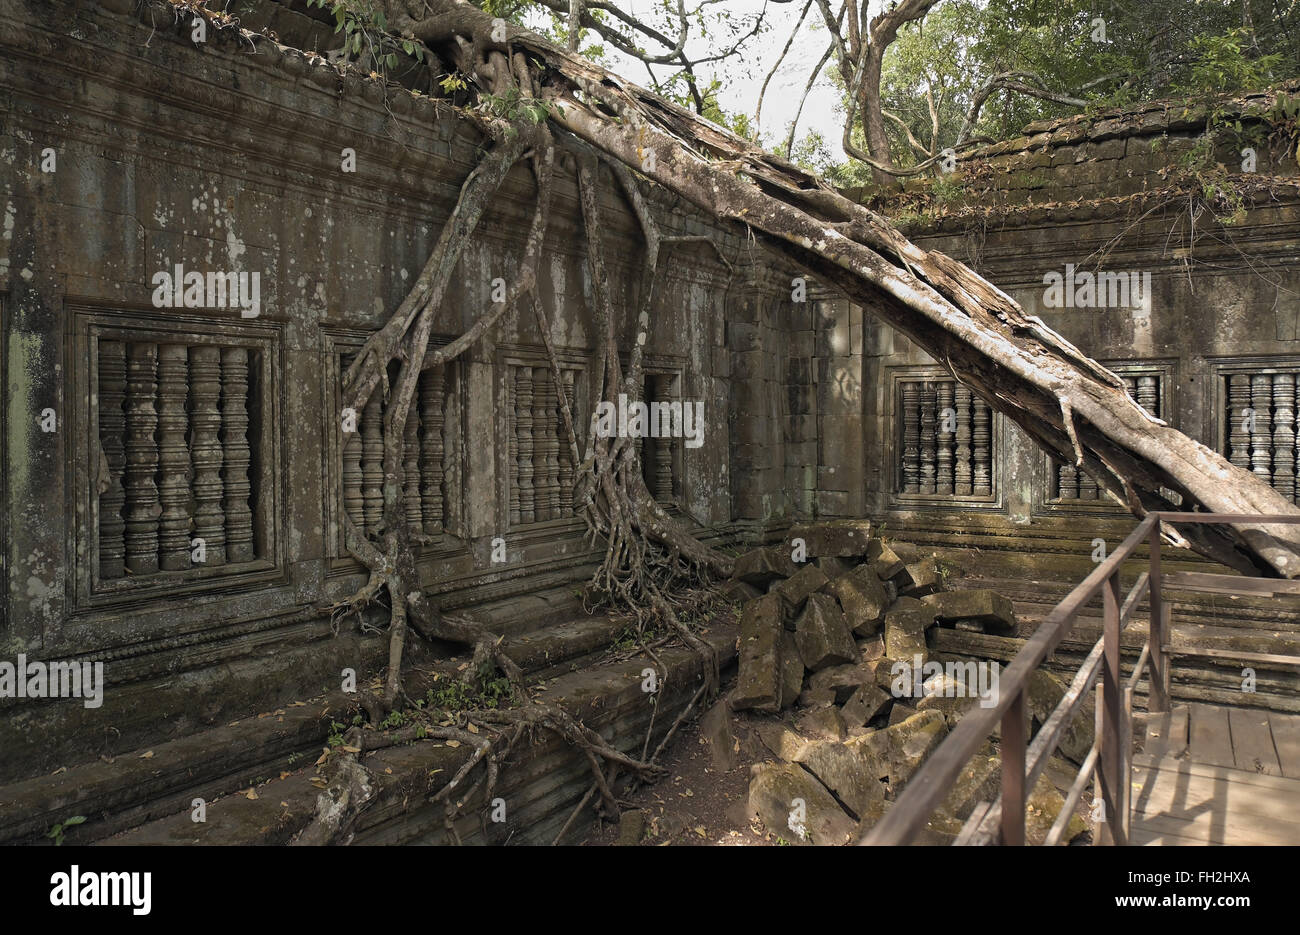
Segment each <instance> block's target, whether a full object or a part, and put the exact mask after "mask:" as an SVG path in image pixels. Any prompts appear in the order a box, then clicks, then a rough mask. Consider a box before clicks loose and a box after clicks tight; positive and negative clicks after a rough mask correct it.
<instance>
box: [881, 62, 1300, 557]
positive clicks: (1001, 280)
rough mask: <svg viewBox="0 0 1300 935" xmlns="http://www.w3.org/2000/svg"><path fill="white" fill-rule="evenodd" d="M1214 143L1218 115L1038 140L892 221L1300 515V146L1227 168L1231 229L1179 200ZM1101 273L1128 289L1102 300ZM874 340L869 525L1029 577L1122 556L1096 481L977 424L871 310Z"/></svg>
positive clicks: (1154, 113) (1152, 116) (1040, 133)
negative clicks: (1176, 191) (1102, 550)
mask: <svg viewBox="0 0 1300 935" xmlns="http://www.w3.org/2000/svg"><path fill="white" fill-rule="evenodd" d="M1290 93H1291V94H1293V95H1296V94H1300V87H1292V88H1291V91H1290ZM1272 100H1274V98H1273V97H1271V96H1255V97H1252V98H1248V99H1246V101H1245V102H1244V104H1245V107H1246V108H1250V107H1256V108H1259V109H1264V108H1266V107H1267V106H1269V105H1270V104H1271V102H1272ZM1204 127H1205V111H1204V109H1201V110H1197V109H1195V108H1191V107H1189V106H1186V105H1184V104H1173V103H1171V104H1168V105H1165V104H1157V105H1150V106H1147V107H1145V108H1142V109H1141V110H1138V111H1134V112H1130V113H1125V114H1118V113H1116V114H1103V115H1100V116H1099V117H1097V118H1095V119H1093V120H1085V119H1083V118H1070V119H1068V120H1061V121H1056V122H1051V123H1042V124H1035V125H1031V126H1030V127H1029V128H1027V131H1026V136H1025V137H1023V138H1021V139H1019V140H1013V141H1009V142H1007V143H1000V144H997V145H996V146H992V147H988V148H986V149H983V150H980V151H977V152H975V153H974V154H972V155H971V156H970V157H969V158H967V159H965V160H963V161H962V162H961V163H960V164H959V165H958V169H957V172H956V174H955V175H954V176H953V177H952V178H951V179H949V180H948V184H949V186H950V188H951V190H953V191H956V192H957V195H956V196H953V197H951V198H950V199H949V200H947V201H946V202H944V201H942V200H941V201H940V203H939V204H938V205H937V206H935V205H931V206H930V207H928V208H926V209H924V210H922V211H919V212H918V211H917V210H916V207H915V204H914V203H912V202H911V200H910V195H911V192H910V191H905V192H904V194H903V196H902V197H901V198H900V200H899V202H898V203H897V204H895V205H893V206H892V207H891V208H889V209H888V210H889V211H890V213H891V214H892V215H893V216H894V217H895V218H896V219H897V220H898V221H899V222H900V223H901V224H903V227H904V230H905V232H906V233H908V234H909V236H911V237H912V238H913V239H914V240H915V241H916V242H917V243H919V244H921V245H922V246H924V247H926V248H928V249H936V250H939V251H942V252H944V253H948V254H949V255H951V256H953V257H955V258H957V259H958V260H961V261H962V262H965V263H967V264H969V265H971V266H973V267H974V268H975V269H976V270H978V271H979V272H980V273H981V275H983V276H985V277H986V278H988V279H989V280H990V281H992V282H993V283H995V284H996V285H998V286H999V287H1000V288H1001V289H1003V290H1004V291H1006V292H1007V293H1008V294H1010V295H1011V296H1012V297H1013V298H1014V299H1015V300H1016V301H1017V302H1019V303H1020V304H1021V306H1022V307H1023V308H1024V309H1025V310H1026V311H1027V312H1028V313H1030V314H1033V315H1037V316H1039V317H1040V318H1041V319H1042V320H1043V321H1044V322H1046V323H1047V324H1048V325H1049V326H1050V327H1052V328H1053V329H1055V330H1056V331H1058V332H1059V333H1060V334H1062V335H1064V336H1065V337H1066V338H1067V339H1068V340H1069V341H1071V342H1072V343H1074V344H1075V346H1077V347H1078V348H1080V349H1081V350H1082V351H1083V352H1084V353H1086V354H1088V355H1089V356H1091V357H1093V358H1096V359H1098V360H1100V361H1102V362H1104V363H1106V364H1107V365H1108V366H1110V367H1111V368H1112V369H1113V370H1114V371H1115V372H1116V373H1118V374H1119V375H1120V376H1122V377H1123V378H1124V379H1125V381H1126V382H1127V383H1128V385H1129V388H1130V393H1131V394H1132V395H1133V396H1134V398H1135V399H1136V400H1137V401H1138V402H1139V403H1142V404H1143V405H1144V406H1146V408H1147V409H1148V410H1149V411H1151V412H1152V413H1153V414H1154V415H1156V416H1158V417H1160V418H1162V419H1164V420H1166V421H1167V422H1169V423H1170V424H1172V425H1173V426H1174V427H1176V428H1178V429H1180V430H1181V431H1183V432H1185V433H1187V434H1188V435H1190V436H1192V437H1193V438H1196V439H1198V440H1199V441H1201V442H1203V443H1204V444H1206V445H1208V446H1209V447H1211V448H1213V449H1215V450H1217V451H1220V452H1222V453H1224V454H1225V455H1227V456H1228V457H1229V458H1230V459H1231V460H1232V461H1233V462H1234V463H1236V464H1239V465H1241V466H1243V467H1246V468H1248V469H1250V470H1253V471H1254V472H1255V473H1256V474H1257V475H1259V476H1260V477H1262V478H1264V479H1266V480H1268V481H1269V482H1270V483H1272V484H1273V485H1274V486H1275V487H1277V488H1278V489H1279V490H1281V491H1282V492H1283V493H1284V494H1285V495H1286V496H1288V497H1291V498H1293V499H1297V501H1298V502H1300V498H1297V485H1296V480H1295V475H1296V465H1297V463H1300V449H1297V447H1296V439H1297V434H1298V429H1300V425H1297V413H1300V399H1297V396H1296V386H1297V385H1298V382H1297V381H1298V380H1300V179H1298V176H1300V172H1297V167H1296V161H1295V151H1294V141H1291V142H1290V144H1287V143H1285V142H1284V141H1281V140H1277V139H1274V140H1273V141H1272V145H1271V146H1260V147H1259V148H1258V150H1257V151H1256V152H1255V153H1254V156H1255V160H1254V163H1253V165H1252V168H1253V169H1254V171H1253V172H1239V171H1238V168H1239V165H1240V164H1241V163H1243V155H1242V153H1240V152H1237V151H1236V150H1235V149H1232V148H1230V147H1221V151H1219V152H1216V154H1215V157H1216V159H1218V160H1219V161H1220V162H1221V163H1223V164H1224V165H1225V166H1226V167H1228V168H1229V169H1230V171H1229V172H1228V177H1229V178H1230V184H1231V185H1232V187H1234V188H1236V189H1237V190H1238V191H1240V192H1242V193H1243V194H1244V195H1245V200H1244V205H1243V211H1242V213H1241V214H1240V216H1239V217H1237V218H1236V219H1235V220H1234V223H1232V224H1230V225H1228V226H1226V227H1225V226H1219V225H1217V224H1215V223H1214V221H1213V220H1212V218H1211V217H1210V216H1209V215H1208V213H1205V212H1201V213H1199V214H1198V215H1196V216H1193V215H1192V214H1191V213H1190V212H1189V202H1188V199H1187V198H1186V196H1185V195H1183V196H1181V197H1178V198H1174V199H1171V198H1170V196H1169V192H1170V190H1171V189H1173V188H1174V180H1173V178H1171V177H1170V175H1171V171H1170V170H1171V169H1172V168H1176V167H1177V166H1178V165H1179V163H1180V160H1182V159H1183V158H1184V156H1185V155H1186V154H1187V153H1189V152H1190V151H1192V150H1194V149H1195V148H1196V147H1197V146H1198V145H1199V144H1198V141H1199V140H1200V139H1201V137H1202V136H1203V133H1204ZM912 187H913V186H910V185H909V186H908V188H909V189H911V188H912ZM1221 210H1223V213H1224V214H1228V213H1230V209H1226V208H1223V209H1221ZM1085 273H1087V274H1088V275H1089V276H1092V277H1099V276H1101V275H1103V274H1122V275H1121V276H1111V275H1107V278H1106V280H1105V282H1104V285H1103V286H1102V287H1101V288H1099V289H1098V288H1095V287H1094V288H1093V290H1092V292H1093V295H1091V296H1089V295H1088V290H1087V288H1086V282H1087V281H1086V279H1085V278H1084V275H1083V274H1085ZM1053 274H1054V275H1053ZM1071 274H1073V284H1074V289H1073V291H1072V292H1071V293H1070V297H1069V298H1067V295H1066V293H1067V292H1070V290H1069V285H1070V282H1071V280H1070V279H1069V278H1068V277H1069V276H1070V275H1071ZM1058 282H1059V285H1060V294H1059V295H1058V294H1057V293H1056V292H1054V291H1053V290H1052V286H1054V285H1056V284H1057V283H1058ZM1148 282H1149V285H1147V284H1148ZM1094 286H1095V284H1094ZM1080 300H1081V301H1080ZM866 323H867V324H866V329H865V337H864V350H863V353H864V360H865V363H864V386H865V393H864V400H863V404H864V420H865V424H866V431H865V436H866V440H867V445H868V448H869V449H876V450H879V451H881V452H882V456H881V457H880V458H878V459H872V460H870V461H869V462H868V463H867V470H868V475H867V478H866V484H865V486H866V493H865V497H866V504H867V512H868V513H869V514H870V515H873V516H876V517H878V518H881V519H883V520H885V521H886V522H887V523H888V525H889V527H890V528H891V529H893V530H896V532H897V535H899V536H900V537H902V538H904V539H908V540H911V541H914V542H918V543H932V544H935V545H939V546H968V547H978V548H980V549H985V550H995V551H996V550H1005V551H1010V552H1015V553H1020V554H1021V555H1022V557H1023V561H1022V567H1023V568H1025V569H1029V568H1033V567H1037V568H1040V569H1041V568H1044V567H1046V564H1045V563H1044V562H1043V561H1040V560H1042V559H1044V557H1050V556H1052V555H1057V556H1062V555H1084V556H1087V555H1089V554H1090V553H1091V552H1092V549H1093V546H1092V544H1091V543H1092V541H1093V540H1094V538H1097V537H1100V538H1102V539H1104V540H1106V541H1107V542H1108V543H1110V545H1111V546H1113V545H1114V544H1116V543H1117V542H1118V541H1119V539H1120V538H1122V537H1123V535H1126V534H1127V532H1128V531H1129V530H1130V529H1131V528H1132V525H1133V520H1132V518H1131V516H1129V514H1127V512H1125V511H1123V510H1121V509H1120V508H1119V507H1118V506H1117V505H1116V504H1115V503H1114V502H1113V501H1111V500H1110V499H1109V498H1108V497H1106V495H1105V494H1104V493H1101V494H1099V493H1098V491H1097V488H1096V485H1095V484H1094V483H1093V482H1092V481H1091V480H1090V479H1089V478H1087V477H1086V475H1083V474H1082V472H1076V471H1075V470H1074V469H1073V468H1072V467H1071V466H1069V465H1063V464H1060V463H1058V462H1055V461H1052V460H1051V459H1050V458H1049V457H1048V455H1046V454H1045V453H1044V452H1043V451H1042V450H1041V449H1040V448H1038V447H1037V446H1036V445H1035V444H1034V443H1033V442H1031V441H1030V440H1029V439H1028V438H1027V436H1025V435H1024V433H1022V432H1021V431H1020V430H1019V429H1017V428H1016V427H1015V426H1013V425H1011V424H1010V423H1009V422H1007V421H1005V420H1004V419H1002V418H1001V417H1000V416H997V415H996V414H994V415H993V416H992V417H991V418H987V417H983V418H982V417H981V416H980V413H979V411H978V410H979V407H978V406H977V405H974V404H971V405H970V406H967V405H966V403H965V402H964V401H963V392H962V389H961V387H960V386H959V385H954V384H953V383H952V382H951V377H948V376H947V374H946V373H945V371H944V368H943V366H942V364H941V363H940V362H938V361H935V360H933V359H931V358H930V357H929V356H928V355H926V354H925V353H924V352H923V351H921V350H920V349H918V348H916V347H915V346H913V345H912V344H911V342H909V341H908V340H907V339H906V338H905V337H903V336H902V335H900V334H898V333H896V332H894V331H893V330H891V329H889V328H888V327H886V326H884V325H881V324H879V323H878V322H875V321H874V320H873V316H872V315H871V314H870V310H869V309H868V310H867V313H866ZM945 410H948V411H949V415H950V418H949V420H948V423H947V424H945V421H944V419H943V415H942V414H943V412H944V411H945ZM1252 414H1253V415H1252ZM873 440H874V443H873ZM981 474H983V475H984V477H983V478H981ZM981 480H983V483H981ZM1049 561H1050V558H1049Z"/></svg>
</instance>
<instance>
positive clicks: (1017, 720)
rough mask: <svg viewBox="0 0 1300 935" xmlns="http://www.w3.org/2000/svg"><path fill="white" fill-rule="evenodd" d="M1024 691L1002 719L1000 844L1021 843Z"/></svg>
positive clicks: (1023, 800)
mask: <svg viewBox="0 0 1300 935" xmlns="http://www.w3.org/2000/svg"><path fill="white" fill-rule="evenodd" d="M1028 744H1029V738H1028V737H1027V736H1026V735H1025V690H1024V688H1021V689H1020V690H1019V691H1017V692H1016V696H1015V697H1014V698H1013V699H1012V700H1011V704H1010V706H1009V707H1008V708H1007V710H1006V712H1005V713H1004V714H1003V715H1002V843H1003V844H1005V845H1008V846H1011V847H1020V846H1022V845H1023V844H1024V843H1025V750H1026V748H1027V746H1028Z"/></svg>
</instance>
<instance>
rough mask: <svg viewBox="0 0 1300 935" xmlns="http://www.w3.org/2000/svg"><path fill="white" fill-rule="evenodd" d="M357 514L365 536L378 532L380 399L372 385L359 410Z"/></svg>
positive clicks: (381, 435) (380, 510)
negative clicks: (359, 503)
mask: <svg viewBox="0 0 1300 935" xmlns="http://www.w3.org/2000/svg"><path fill="white" fill-rule="evenodd" d="M360 428H361V516H362V518H363V519H364V520H365V530H366V535H367V536H374V535H378V533H379V528H380V526H382V525H383V519H384V403H383V399H382V398H381V396H380V390H379V388H378V387H376V388H375V390H374V392H372V393H371V394H370V399H369V400H368V401H367V402H366V408H365V409H364V410H363V411H362V413H361V426H360Z"/></svg>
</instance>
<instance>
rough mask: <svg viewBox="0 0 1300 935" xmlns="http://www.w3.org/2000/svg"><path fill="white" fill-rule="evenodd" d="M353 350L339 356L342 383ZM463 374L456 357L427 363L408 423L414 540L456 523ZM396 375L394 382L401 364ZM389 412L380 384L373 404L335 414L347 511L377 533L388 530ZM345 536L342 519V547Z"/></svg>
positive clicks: (406, 468) (407, 488) (406, 482)
mask: <svg viewBox="0 0 1300 935" xmlns="http://www.w3.org/2000/svg"><path fill="white" fill-rule="evenodd" d="M353 356H354V355H353V353H352V352H351V351H350V350H348V351H344V352H343V353H342V354H341V355H340V356H339V358H338V372H339V375H340V381H339V384H338V385H339V386H341V377H342V375H343V374H345V373H346V372H347V368H348V366H349V365H350V364H351V362H352V359H353ZM458 375H459V370H458V368H457V366H456V364H455V363H454V362H452V363H449V364H446V365H443V366H439V367H431V368H429V369H427V370H425V371H423V372H422V373H421V374H420V376H419V380H418V382H417V384H416V390H415V395H414V397H413V398H412V400H411V406H410V409H409V410H407V418H406V423H405V426H404V428H403V433H402V437H403V445H402V479H401V483H402V516H403V519H404V520H405V522H406V525H407V528H408V529H409V530H410V532H411V533H412V535H413V536H414V538H415V541H416V542H423V543H424V544H432V543H431V542H430V540H433V539H436V538H437V537H440V536H441V535H442V534H443V532H444V530H446V529H448V528H449V527H455V526H456V522H455V516H456V515H457V512H456V511H457V508H458V506H459V503H458V499H459V498H458V496H457V491H458V490H459V483H458V481H457V477H458V473H457V471H456V470H455V461H456V457H455V455H456V452H457V448H458V442H457V439H458V437H459V433H458V428H459V424H458V419H457V417H456V413H457V412H458V408H457V400H458V393H459V379H458ZM389 377H390V383H393V384H394V385H395V381H396V380H397V377H398V367H397V365H396V364H394V365H393V367H392V368H391V372H390V374H389ZM336 398H337V397H336ZM386 417H387V404H386V402H385V400H384V398H383V390H382V387H381V388H377V389H376V390H375V391H374V392H373V393H371V395H370V399H369V400H368V401H367V403H366V405H365V406H363V407H361V408H360V409H359V410H358V411H356V412H352V413H344V412H343V411H342V410H341V409H340V410H339V417H338V418H337V419H332V422H333V424H334V425H335V426H336V427H337V429H336V431H337V433H338V435H337V439H338V440H337V444H338V448H337V449H336V450H337V451H338V474H337V475H336V476H337V477H338V486H337V487H336V488H334V489H335V490H337V491H339V494H338V495H339V496H340V498H341V504H340V505H341V509H342V513H345V514H346V515H347V516H349V517H350V518H351V519H352V522H353V523H354V524H355V525H356V527H357V529H358V530H360V531H361V532H362V533H363V534H364V535H365V536H366V537H367V538H369V539H372V540H373V539H376V538H378V537H379V536H380V535H381V534H382V532H383V525H384V524H383V516H384V421H385V419H386ZM336 508H337V506H336ZM342 513H341V514H340V518H341V515H342ZM344 541H345V540H344V525H343V523H342V522H340V523H339V524H338V543H337V548H338V550H339V552H338V554H339V555H345V554H346V548H345V546H344Z"/></svg>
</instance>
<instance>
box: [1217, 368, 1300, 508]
mask: <svg viewBox="0 0 1300 935" xmlns="http://www.w3.org/2000/svg"><path fill="white" fill-rule="evenodd" d="M1295 364H1296V362H1295V360H1294V358H1292V359H1290V360H1275V361H1266V362H1265V361H1261V362H1242V363H1232V364H1226V365H1223V366H1221V367H1220V368H1218V383H1219V387H1218V390H1219V392H1218V398H1219V404H1218V413H1219V451H1220V452H1221V453H1222V454H1224V455H1226V456H1227V458H1228V460H1229V461H1231V462H1232V463H1233V464H1235V465H1237V466H1238V467H1242V468H1245V469H1246V470H1248V471H1250V472H1252V473H1253V474H1255V476H1256V477H1258V478H1260V479H1261V480H1263V481H1265V482H1267V483H1269V484H1271V485H1272V487H1273V489H1274V490H1276V491H1277V492H1278V493H1280V494H1281V495H1282V496H1284V497H1286V498H1287V499H1288V500H1290V501H1291V502H1293V503H1300V496H1297V484H1296V464H1297V461H1298V460H1300V450H1297V435H1298V434H1300V433H1298V432H1297V428H1298V426H1297V413H1298V412H1300V366H1296V365H1295Z"/></svg>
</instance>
